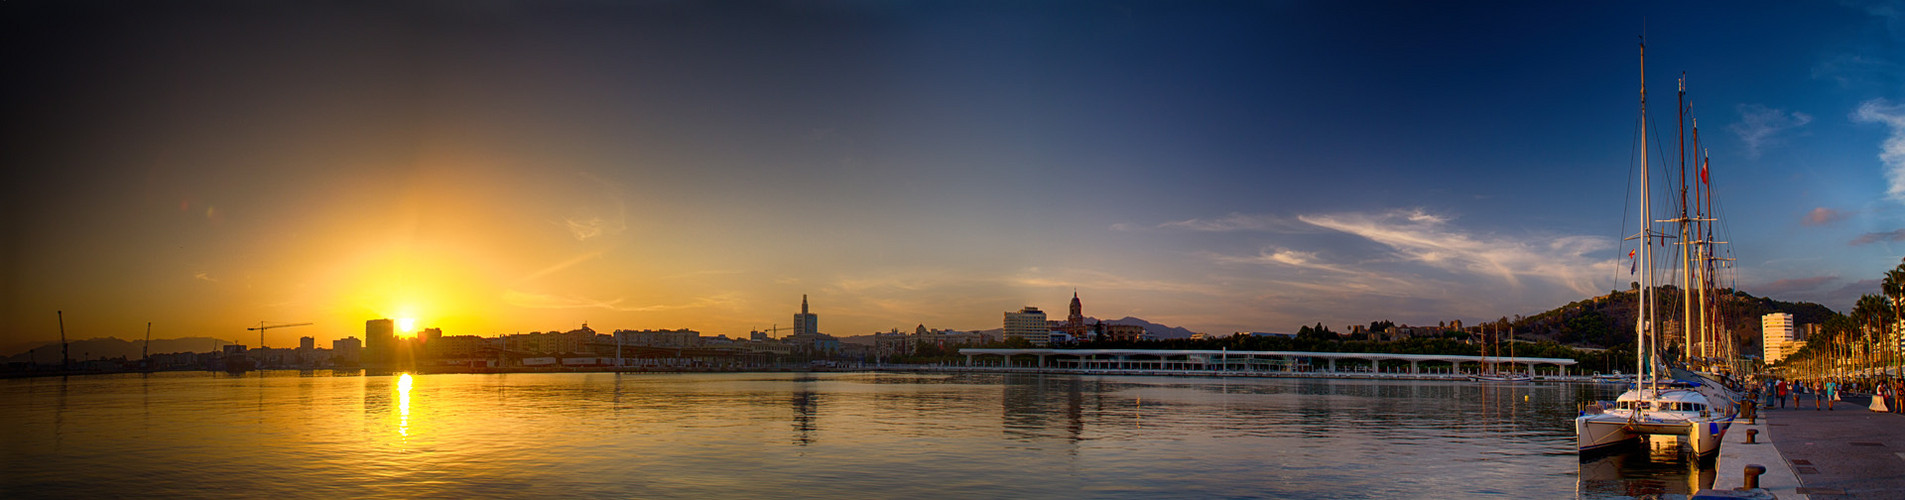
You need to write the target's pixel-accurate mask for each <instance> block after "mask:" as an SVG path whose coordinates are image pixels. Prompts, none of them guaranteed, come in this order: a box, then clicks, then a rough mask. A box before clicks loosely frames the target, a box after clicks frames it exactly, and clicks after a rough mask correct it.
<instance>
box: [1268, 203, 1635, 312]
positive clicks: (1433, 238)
mask: <svg viewBox="0 0 1905 500" xmlns="http://www.w3.org/2000/svg"><path fill="white" fill-rule="evenodd" d="M1299 219H1300V220H1302V221H1303V222H1307V223H1310V224H1313V225H1316V226H1319V227H1323V228H1327V229H1332V230H1336V231H1340V232H1343V233H1348V234H1352V235H1356V236H1360V237H1363V238H1365V239H1368V240H1370V241H1373V242H1376V243H1379V244H1382V245H1384V246H1387V247H1389V249H1390V251H1391V252H1392V254H1393V255H1394V256H1395V257H1396V258H1398V259H1401V260H1403V261H1407V262H1415V263H1420V264H1424V265H1428V266H1431V267H1435V268H1439V269H1443V270H1446V271H1449V272H1454V273H1461V274H1472V275H1480V276H1490V277H1494V278H1497V279H1500V280H1501V281H1502V282H1504V283H1506V284H1508V285H1509V286H1511V287H1516V288H1520V287H1522V286H1523V285H1524V283H1523V280H1524V279H1536V280H1542V281H1547V282H1551V283H1554V284H1558V285H1561V286H1565V287H1567V288H1569V289H1572V290H1574V291H1576V292H1578V293H1583V294H1593V293H1596V292H1598V291H1599V290H1600V288H1601V287H1600V285H1599V284H1598V283H1597V280H1595V279H1594V278H1593V276H1594V275H1595V274H1597V273H1596V271H1595V268H1596V266H1597V265H1605V264H1606V261H1604V260H1602V261H1597V260H1595V259H1592V258H1590V257H1589V256H1588V255H1589V254H1591V253H1593V252H1597V251H1601V250H1605V249H1607V248H1609V243H1608V241H1607V240H1606V239H1604V238H1597V237H1591V236H1557V237H1541V238H1538V237H1521V238H1506V237H1498V236H1487V235H1477V234H1470V233H1467V232H1463V231H1461V230H1459V229H1456V228H1452V227H1450V225H1449V224H1448V222H1449V219H1448V218H1446V217H1443V216H1439V215H1434V214H1430V213H1427V212H1424V211H1421V210H1399V211H1392V212H1388V213H1382V214H1360V213H1344V214H1328V215H1306V216H1301V217H1299ZM1541 240H1545V241H1546V242H1545V243H1538V241H1541ZM1603 269H1605V268H1603Z"/></svg>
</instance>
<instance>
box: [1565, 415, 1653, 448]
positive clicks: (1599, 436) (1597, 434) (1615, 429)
mask: <svg viewBox="0 0 1905 500" xmlns="http://www.w3.org/2000/svg"><path fill="white" fill-rule="evenodd" d="M1574 435H1575V439H1577V440H1578V441H1579V443H1578V444H1579V446H1580V450H1581V452H1583V453H1586V452H1590V451H1597V450H1605V449H1608V448H1612V447H1614V446H1619V445H1622V444H1626V443H1631V442H1634V440H1636V439H1639V438H1640V434H1636V433H1634V432H1632V431H1630V430H1628V428H1627V421H1626V420H1613V419H1605V420H1603V419H1595V418H1593V417H1580V418H1576V419H1574Z"/></svg>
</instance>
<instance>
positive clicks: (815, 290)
mask: <svg viewBox="0 0 1905 500" xmlns="http://www.w3.org/2000/svg"><path fill="white" fill-rule="evenodd" d="M1730 7H1731V8H1728V9H1711V10H1709V9H1706V8H1704V7H1703V6H1691V5H1670V6H1655V5H1649V4H1647V3H1643V2H1619V3H1611V4H1594V5H1506V6H1504V5H1478V4H1435V5H1419V4H1413V3H1376V4H1338V3H1326V2H1316V3H1308V2H1292V3H1274V4H1271V3H1266V4H1232V3H1206V2H1168V3H1136V4H1101V3H1090V2H1076V3H1073V2H1052V3H1037V4H1031V5H1015V4H1006V3H998V4H994V3H969V2H946V3H939V2H921V3H906V4H878V3H871V4H855V3H851V2H848V3H827V4H803V3H787V4H774V3H768V4H757V5H707V4H698V3H688V4H668V3H645V2H627V3H617V2H604V3H585V2H552V3H525V4H512V3H501V4H484V5H444V4H428V3H407V2H400V3H394V4H382V5H361V6H348V5H327V4H307V5H248V6H232V5H219V4H207V3H197V2H178V3H165V4H95V5H70V4H67V3H60V2H9V3H7V4H5V5H3V6H0V10H4V12H6V14H7V15H6V18H7V19H10V20H13V21H14V22H13V23H12V24H13V28H14V29H12V30H9V32H8V33H7V34H5V35H0V36H5V37H6V39H7V42H8V43H7V46H8V48H7V49H6V50H8V51H9V60H11V61H17V63H16V65H17V67H18V68H19V72H18V73H17V74H20V75H24V77H22V78H16V79H13V80H11V81H9V82H8V83H7V84H6V85H7V88H8V90H9V92H8V93H7V95H8V97H7V98H6V99H7V107H8V113H6V118H4V119H3V120H4V123H5V125H4V126H5V127H6V128H5V130H6V133H5V134H3V135H4V137H3V138H0V141H5V143H4V145H5V150H7V151H9V153H8V157H9V159H10V160H11V161H10V163H11V164H12V165H10V167H9V168H8V173H7V181H6V182H5V183H3V184H4V187H0V195H3V196H4V199H0V207H4V209H5V210H4V213H5V214H6V215H4V216H0V234H4V235H5V236H4V238H0V239H3V240H4V241H5V242H4V243H0V256H4V260H5V264H4V267H0V345H13V344H18V343H26V342H42V341H48V340H56V339H57V337H58V335H59V326H58V323H57V321H58V320H57V319H56V318H55V313H54V311H64V321H65V328H66V330H67V334H68V336H69V337H70V338H74V339H79V338H91V337H108V336H116V337H120V338H139V337H142V336H143V330H144V328H145V323H146V322H148V321H150V322H152V323H153V325H154V331H153V337H154V338H173V337H192V336H210V337H217V338H231V339H239V340H241V341H244V340H245V339H251V341H255V340H256V332H246V331H245V330H244V329H245V328H247V327H251V326H257V325H259V323H260V322H261V321H265V322H274V323H275V322H285V323H291V322H313V323H316V324H315V325H313V326H309V327H300V328H292V329H287V330H283V333H282V334H283V335H285V336H286V337H285V338H286V340H284V341H282V343H283V344H285V345H294V343H295V342H296V338H297V337H302V336H311V337H315V338H316V339H317V341H318V343H319V344H326V343H328V342H329V341H331V340H335V339H338V338H344V337H347V336H353V335H362V333H363V332H362V328H363V324H364V323H363V322H364V321H365V320H366V319H370V318H392V319H398V320H401V319H406V318H408V319H413V320H414V323H415V324H414V325H413V327H414V328H424V327H437V328H442V329H443V331H444V332H445V334H451V335H465V334H467V335H483V336H493V335H497V334H508V333H517V332H530V331H544V330H549V329H552V328H556V329H569V328H574V327H575V326H576V325H580V324H583V323H585V322H586V323H591V324H597V325H614V327H615V328H670V329H672V328H688V329H693V330H696V331H699V332H703V333H704V334H708V335H727V336H729V337H745V336H746V334H747V332H748V331H750V330H754V329H766V328H768V327H770V326H775V325H779V326H781V327H783V328H790V329H791V328H793V327H794V325H790V324H788V321H789V318H790V316H789V314H791V313H792V311H795V310H798V309H797V308H798V307H799V306H797V305H796V304H795V300H796V298H797V297H799V296H801V295H803V294H808V295H811V296H812V298H813V309H814V312H815V313H816V314H818V315H819V316H821V317H822V318H823V319H824V321H823V323H824V324H823V325H822V327H821V328H820V330H821V331H822V332H825V333H829V334H834V335H840V336H851V335H864V334H870V333H873V332H882V331H888V330H890V329H892V328H900V329H903V330H905V329H910V328H911V327H912V326H913V325H917V324H925V325H928V326H931V327H936V328H951V329H960V330H986V329H993V328H999V327H1000V315H1001V314H1002V313H1004V312H1009V311H1017V310H1019V309H1020V308H1023V307H1026V306H1032V307H1037V308H1040V309H1043V310H1048V311H1058V310H1061V309H1062V304H1064V303H1065V301H1066V300H1067V299H1069V298H1070V297H1071V295H1070V294H1071V293H1073V290H1079V291H1081V293H1082V294H1083V296H1084V301H1085V303H1086V304H1087V305H1088V310H1087V314H1092V315H1095V316H1098V317H1107V318H1117V317H1124V316H1135V317H1140V318H1144V319H1146V320H1149V321H1153V322H1157V323H1162V324H1167V325H1173V326H1181V327H1186V328H1190V329H1192V330H1196V331H1202V332H1208V333H1228V332H1234V331H1294V330H1296V329H1297V327H1298V326H1299V325H1307V324H1313V323H1318V322H1321V323H1324V324H1326V325H1333V326H1334V325H1346V324H1354V323H1366V322H1369V321H1373V320H1392V321H1395V322H1397V323H1405V324H1435V323H1436V322H1437V321H1442V320H1457V319H1459V320H1464V321H1480V320H1490V319H1494V318H1496V317H1499V316H1511V317H1512V316H1514V315H1516V314H1527V313H1534V312H1539V311H1543V310H1547V309H1550V308H1553V307H1556V306H1560V305H1563V304H1566V303H1568V302H1571V301H1575V300H1580V299H1583V298H1587V297H1592V296H1595V295H1599V294H1604V293H1606V292H1607V291H1608V290H1610V289H1615V288H1621V289H1625V288H1626V284H1627V283H1628V282H1629V281H1630V279H1628V277H1627V275H1626V265H1625V264H1624V261H1623V255H1624V250H1623V248H1631V247H1623V246H1622V245H1621V243H1620V241H1619V240H1620V238H1621V237H1622V236H1625V235H1624V234H1622V231H1623V230H1626V231H1629V232H1631V231H1632V230H1633V229H1634V228H1633V222H1632V221H1629V220H1623V218H1624V217H1625V218H1628V219H1631V218H1632V217H1631V216H1629V215H1628V214H1629V212H1627V211H1626V210H1624V208H1625V207H1623V203H1624V201H1625V198H1624V197H1625V196H1626V193H1627V190H1628V189H1630V188H1629V187H1628V184H1627V183H1628V180H1627V175H1628V169H1629V166H1630V165H1631V164H1633V163H1634V162H1633V161H1631V160H1632V158H1633V146H1632V143H1633V142H1634V141H1633V137H1632V136H1633V134H1634V133H1635V130H1634V126H1633V124H1634V121H1635V116H1636V113H1637V106H1638V103H1637V98H1638V96H1637V91H1638V90H1639V77H1640V72H1639V64H1640V63H1639V47H1638V44H1637V42H1638V37H1639V36H1640V35H1642V34H1645V35H1646V37H1647V41H1648V51H1647V75H1646V76H1647V82H1648V86H1649V87H1648V90H1649V95H1650V104H1651V107H1652V114H1653V120H1654V121H1653V126H1652V127H1651V128H1652V129H1653V131H1654V134H1655V137H1656V138H1657V139H1659V140H1660V142H1656V144H1655V146H1656V147H1658V148H1665V149H1662V151H1663V152H1664V154H1665V155H1666V156H1668V157H1669V159H1672V157H1673V155H1674V154H1675V153H1674V152H1673V150H1672V149H1671V148H1672V146H1671V144H1672V142H1671V137H1672V135H1671V134H1672V133H1673V127H1674V122H1673V121H1672V119H1671V117H1672V114H1671V110H1672V107H1673V101H1674V97H1675V96H1674V90H1675V81H1676V79H1677V78H1679V77H1680V76H1681V75H1682V73H1683V72H1684V73H1685V75H1686V81H1687V89H1688V94H1687V95H1688V97H1689V99H1691V101H1692V103H1693V105H1694V106H1693V110H1694V113H1695V116H1696V117H1697V118H1699V119H1700V125H1701V131H1702V132H1703V133H1702V135H1701V138H1702V142H1703V145H1704V146H1705V147H1706V148H1707V149H1708V150H1710V151H1711V154H1712V167H1713V170H1712V184H1713V186H1714V187H1715V189H1716V190H1718V192H1719V200H1720V203H1721V204H1722V210H1721V215H1722V217H1724V218H1725V220H1726V224H1727V228H1728V229H1729V234H1728V235H1727V238H1728V239H1729V240H1730V241H1731V242H1732V245H1733V247H1734V248H1735V256H1736V257H1739V258H1740V260H1739V261H1738V262H1737V264H1738V275H1739V277H1738V279H1739V282H1738V284H1739V287H1740V288H1741V289H1742V290H1744V291H1746V292H1748V293H1752V294H1754V295H1759V296H1770V297H1774V298H1779V299H1782V300H1792V301H1812V302H1819V303H1822V304H1824V305H1827V306H1828V307H1832V308H1834V309H1836V310H1841V311H1843V310H1846V309H1848V308H1849V306H1850V304H1851V302H1852V300H1853V299H1855V298H1856V297H1857V296H1858V295H1859V294H1862V293H1875V292H1876V291H1877V284H1876V283H1877V278H1878V277H1879V276H1880V275H1881V274H1882V273H1883V271H1885V270H1887V269H1891V268H1892V267H1893V266H1894V265H1896V264H1897V263H1898V262H1899V257H1900V256H1901V253H1900V252H1899V250H1900V249H1901V248H1900V247H1899V245H1900V244H1901V242H1905V229H1901V228H1905V217H1902V216H1905V212H1902V211H1901V210H1900V209H1901V203H1905V14H1902V13H1905V4H1901V3H1900V2H1846V3H1837V4H1831V5H1791V4H1782V3H1773V2H1767V3H1753V4H1750V5H1739V6H1730ZM1650 25H1651V27H1650ZM1657 161H1658V158H1657ZM273 335H274V336H275V335H278V332H277V331H274V332H273ZM273 343H274V344H276V343H278V341H277V340H276V338H275V337H274V339H273ZM274 346H275V345H274Z"/></svg>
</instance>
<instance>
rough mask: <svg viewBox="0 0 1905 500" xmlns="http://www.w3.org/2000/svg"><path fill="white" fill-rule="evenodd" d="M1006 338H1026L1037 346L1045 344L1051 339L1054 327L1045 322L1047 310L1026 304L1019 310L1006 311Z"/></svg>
mask: <svg viewBox="0 0 1905 500" xmlns="http://www.w3.org/2000/svg"><path fill="white" fill-rule="evenodd" d="M1004 330H1005V338H1006V339H1007V340H1011V339H1025V340H1026V341H1027V342H1031V343H1032V345H1035V346H1044V345H1045V344H1047V343H1049V342H1050V340H1051V332H1052V329H1051V327H1050V325H1048V324H1047V323H1046V322H1045V311H1040V310H1038V308H1037V307H1032V306H1025V308H1023V309H1019V311H1018V312H1009V311H1008V312H1006V313H1005V328H1004Z"/></svg>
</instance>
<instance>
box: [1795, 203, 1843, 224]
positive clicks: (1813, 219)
mask: <svg viewBox="0 0 1905 500" xmlns="http://www.w3.org/2000/svg"><path fill="white" fill-rule="evenodd" d="M1847 215H1849V214H1847V213H1845V212H1841V211H1838V210H1833V209H1830V208H1826V207H1818V208H1814V209H1812V211H1811V212H1806V218H1805V219H1803V220H1801V221H1800V223H1802V224H1805V225H1808V226H1825V225H1831V224H1833V223H1837V222H1839V221H1842V220H1845V218H1846V216H1847Z"/></svg>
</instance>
